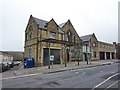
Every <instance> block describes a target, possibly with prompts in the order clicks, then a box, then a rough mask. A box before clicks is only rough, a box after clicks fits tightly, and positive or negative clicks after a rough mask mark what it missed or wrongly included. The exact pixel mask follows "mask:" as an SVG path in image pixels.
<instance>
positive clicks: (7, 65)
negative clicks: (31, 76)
mask: <svg viewBox="0 0 120 90" xmlns="http://www.w3.org/2000/svg"><path fill="white" fill-rule="evenodd" d="M2 63H3V64H4V65H5V67H6V70H9V69H10V65H9V64H8V63H7V62H2Z"/></svg>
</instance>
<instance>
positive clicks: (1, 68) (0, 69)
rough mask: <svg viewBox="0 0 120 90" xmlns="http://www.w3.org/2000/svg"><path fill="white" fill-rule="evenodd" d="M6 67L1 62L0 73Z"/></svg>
mask: <svg viewBox="0 0 120 90" xmlns="http://www.w3.org/2000/svg"><path fill="white" fill-rule="evenodd" d="M6 70H7V68H6V66H5V65H4V64H3V63H0V73H1V72H4V71H6Z"/></svg>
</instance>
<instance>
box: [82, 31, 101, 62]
mask: <svg viewBox="0 0 120 90" xmlns="http://www.w3.org/2000/svg"><path fill="white" fill-rule="evenodd" d="M80 39H81V40H82V42H83V45H82V47H83V49H82V50H83V61H84V60H85V61H86V60H87V59H88V60H98V59H99V51H98V40H97V38H96V36H95V34H94V33H93V34H89V35H85V36H81V37H80Z"/></svg>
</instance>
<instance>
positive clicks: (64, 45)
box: [64, 45, 67, 67]
mask: <svg viewBox="0 0 120 90" xmlns="http://www.w3.org/2000/svg"><path fill="white" fill-rule="evenodd" d="M64 53H65V56H64V62H65V67H66V66H67V65H66V45H64Z"/></svg>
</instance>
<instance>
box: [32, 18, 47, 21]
mask: <svg viewBox="0 0 120 90" xmlns="http://www.w3.org/2000/svg"><path fill="white" fill-rule="evenodd" d="M33 18H35V19H38V20H41V21H46V20H43V19H39V18H36V17H33ZM46 22H48V21H46Z"/></svg>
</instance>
